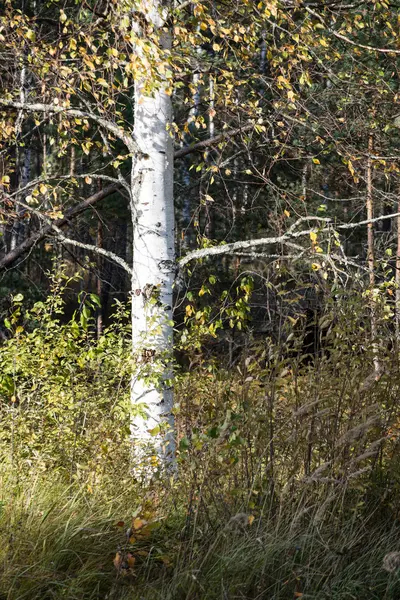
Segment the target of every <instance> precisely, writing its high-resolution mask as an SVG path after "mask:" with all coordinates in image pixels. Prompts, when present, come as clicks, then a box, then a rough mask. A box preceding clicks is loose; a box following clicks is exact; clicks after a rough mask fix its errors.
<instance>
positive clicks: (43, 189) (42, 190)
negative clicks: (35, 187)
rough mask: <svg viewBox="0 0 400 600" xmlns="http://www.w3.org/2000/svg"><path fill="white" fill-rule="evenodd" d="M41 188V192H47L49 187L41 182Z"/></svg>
mask: <svg viewBox="0 0 400 600" xmlns="http://www.w3.org/2000/svg"><path fill="white" fill-rule="evenodd" d="M39 190H40V193H41V194H47V187H46V186H45V185H44V183H41V184H40V186H39Z"/></svg>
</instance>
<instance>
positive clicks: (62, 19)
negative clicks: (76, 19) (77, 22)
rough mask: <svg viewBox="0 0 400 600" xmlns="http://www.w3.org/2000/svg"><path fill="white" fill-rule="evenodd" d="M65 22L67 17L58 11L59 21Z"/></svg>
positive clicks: (61, 11)
mask: <svg viewBox="0 0 400 600" xmlns="http://www.w3.org/2000/svg"><path fill="white" fill-rule="evenodd" d="M66 20H67V15H66V14H65V12H64V11H63V10H62V9H61V10H60V21H61V23H65V21H66Z"/></svg>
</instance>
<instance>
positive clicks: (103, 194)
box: [0, 185, 121, 269]
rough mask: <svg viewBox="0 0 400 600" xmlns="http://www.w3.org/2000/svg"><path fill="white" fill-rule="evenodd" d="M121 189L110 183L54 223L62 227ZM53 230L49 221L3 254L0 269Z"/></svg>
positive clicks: (7, 265)
mask: <svg viewBox="0 0 400 600" xmlns="http://www.w3.org/2000/svg"><path fill="white" fill-rule="evenodd" d="M120 189H121V187H120V186H119V185H110V186H108V187H106V188H104V190H100V191H98V192H96V194H93V195H92V196H90V197H89V198H86V200H83V201H82V202H80V203H79V204H77V205H76V206H74V207H73V208H70V209H69V210H68V211H66V213H65V214H64V216H63V217H62V218H61V219H57V220H56V221H54V223H55V224H56V226H57V227H62V226H63V225H66V224H67V223H68V221H69V220H70V219H72V218H74V217H77V216H78V215H80V214H81V213H83V212H84V211H85V210H87V209H88V208H90V207H91V206H93V205H94V204H96V202H99V201H100V200H103V199H104V198H107V197H108V196H110V195H111V194H114V193H115V192H118V190H120ZM51 230H52V227H51V225H50V224H49V223H48V224H47V225H46V226H45V227H43V228H42V229H39V230H38V231H35V232H33V233H32V234H31V235H30V236H29V237H28V238H26V239H25V240H24V241H23V242H22V243H21V244H19V246H18V247H16V248H14V250H11V251H10V252H8V253H7V254H6V255H5V256H3V258H1V259H0V269H5V268H7V267H9V266H10V265H12V264H13V263H14V262H15V261H16V260H17V259H18V258H20V257H21V256H22V255H23V254H25V252H27V251H28V250H30V249H31V248H32V247H33V246H34V245H35V244H37V243H38V242H40V241H41V240H43V239H44V238H45V237H46V236H47V235H49V234H50V233H51Z"/></svg>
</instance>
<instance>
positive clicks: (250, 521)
mask: <svg viewBox="0 0 400 600" xmlns="http://www.w3.org/2000/svg"><path fill="white" fill-rule="evenodd" d="M254 519H255V516H254V515H249V517H248V521H249V525H252V524H253V522H254Z"/></svg>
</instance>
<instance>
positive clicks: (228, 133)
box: [174, 123, 255, 158]
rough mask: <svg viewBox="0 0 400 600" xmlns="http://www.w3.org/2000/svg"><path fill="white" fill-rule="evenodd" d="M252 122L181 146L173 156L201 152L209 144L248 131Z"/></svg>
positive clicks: (177, 156) (252, 127) (211, 144)
mask: <svg viewBox="0 0 400 600" xmlns="http://www.w3.org/2000/svg"><path fill="white" fill-rule="evenodd" d="M254 127H255V124H254V123H248V124H247V125H244V126H243V127H236V128H235V129H228V130H227V131H224V132H223V133H220V134H219V135H216V136H214V137H213V138H209V139H207V140H202V141H201V142H197V143H196V144H192V146H187V147H185V148H181V149H180V150H176V152H175V154H174V158H182V157H183V156H186V155H187V154H192V152H201V151H202V150H203V149H204V148H209V147H210V146H214V145H215V144H218V142H221V141H222V140H225V139H229V138H231V137H234V136H235V135H239V134H241V133H245V132H246V131H250V130H251V129H254Z"/></svg>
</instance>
